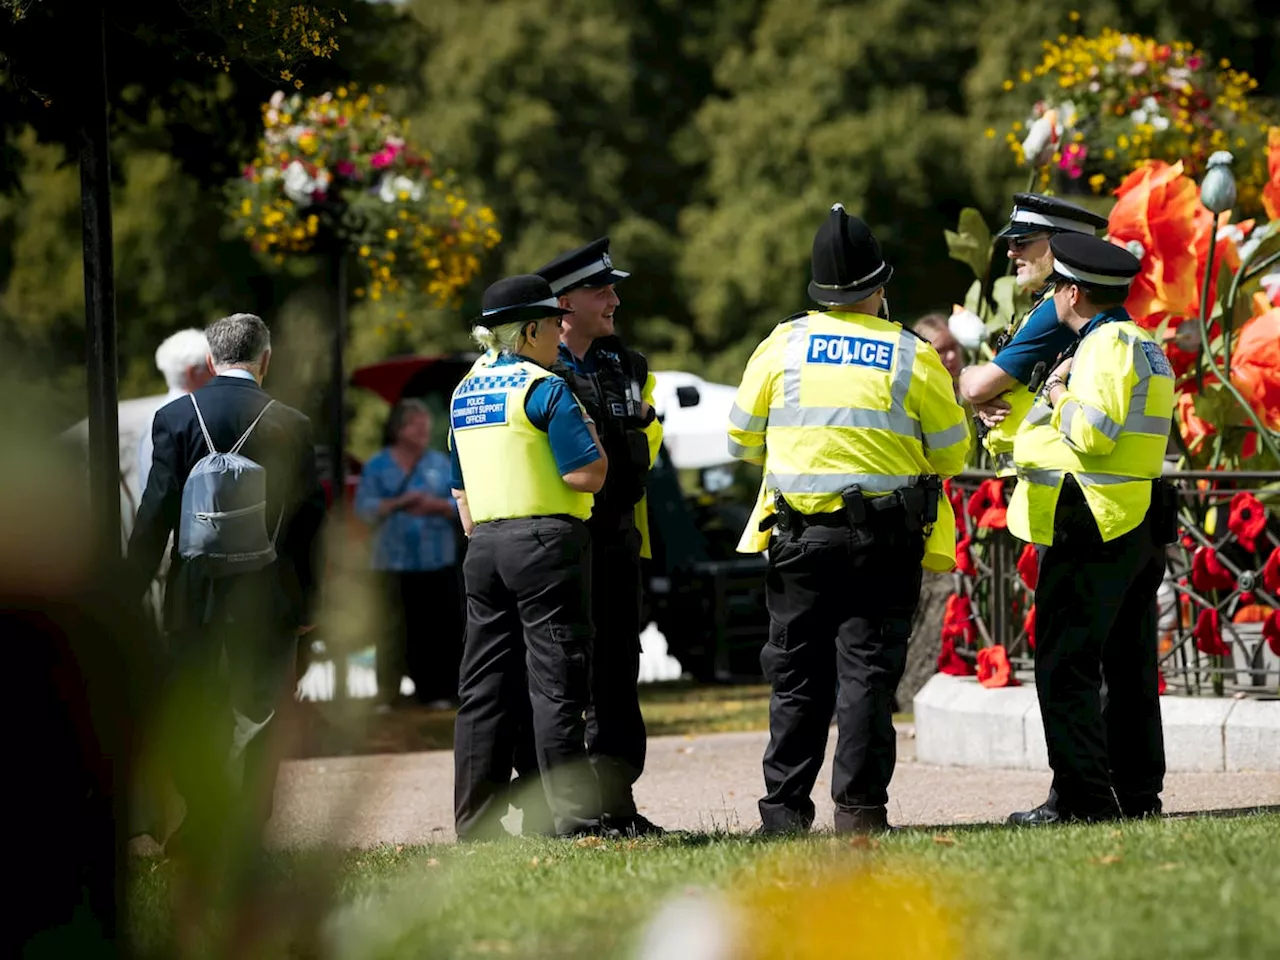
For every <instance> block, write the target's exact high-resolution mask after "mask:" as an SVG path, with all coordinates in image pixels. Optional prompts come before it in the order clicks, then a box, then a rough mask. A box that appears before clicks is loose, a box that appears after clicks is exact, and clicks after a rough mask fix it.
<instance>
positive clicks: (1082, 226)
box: [1009, 207, 1095, 236]
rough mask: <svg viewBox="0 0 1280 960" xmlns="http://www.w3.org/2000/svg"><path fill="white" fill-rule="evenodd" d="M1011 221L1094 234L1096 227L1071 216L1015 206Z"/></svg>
mask: <svg viewBox="0 0 1280 960" xmlns="http://www.w3.org/2000/svg"><path fill="white" fill-rule="evenodd" d="M1009 221H1010V222H1011V223H1031V224H1035V225H1036V226H1038V227H1053V228H1054V229H1055V230H1069V231H1070V232H1072V233H1087V234H1089V236H1093V235H1094V233H1095V230H1094V228H1093V227H1092V226H1091V225H1089V224H1087V223H1081V222H1080V221H1079V220H1072V219H1071V218H1070V217H1055V216H1052V215H1050V214H1047V213H1036V211H1034V210H1027V209H1024V208H1022V207H1014V208H1013V215H1012V216H1011V217H1009Z"/></svg>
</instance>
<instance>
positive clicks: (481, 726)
mask: <svg viewBox="0 0 1280 960" xmlns="http://www.w3.org/2000/svg"><path fill="white" fill-rule="evenodd" d="M567 312H568V311H567V310H563V309H561V308H560V307H559V306H558V305H557V303H556V299H555V298H554V297H553V296H552V295H551V288H550V287H549V286H548V285H547V282H546V281H545V280H543V279H542V278H541V277H538V276H535V275H526V276H515V277H508V278H506V279H505V280H500V281H498V282H497V283H495V284H493V285H492V286H491V287H489V288H488V289H487V290H486V291H485V293H484V299H483V314H482V316H481V317H480V318H479V322H480V323H483V324H484V326H483V327H479V326H478V327H477V328H476V339H477V341H478V342H479V343H480V344H481V345H482V346H484V347H485V348H486V350H487V352H486V354H485V355H484V357H482V358H481V359H480V360H479V361H478V362H477V363H476V365H475V366H474V367H472V369H471V372H470V373H468V375H467V376H466V377H465V378H464V379H463V380H462V382H461V383H460V384H458V387H457V389H455V390H454V392H453V398H452V401H451V405H450V434H449V447H450V451H451V455H452V460H453V487H454V490H453V494H454V496H455V498H456V499H457V501H458V508H459V514H460V516H461V519H462V523H463V527H464V529H465V530H466V532H467V535H468V536H469V537H470V538H471V543H470V546H469V547H468V549H467V556H466V561H465V563H464V564H463V575H464V578H465V580H466V592H467V631H466V639H465V643H464V649H463V655H462V670H461V677H460V690H459V695H460V697H461V701H462V704H461V706H460V708H459V710H458V718H457V725H456V728H455V732H454V764H455V779H454V811H455V825H456V827H457V832H458V837H459V839H464V840H468V839H485V838H487V837H493V836H500V835H502V834H503V833H504V832H505V831H504V829H503V827H502V824H501V823H500V818H501V817H503V816H504V815H505V814H506V812H507V805H508V799H509V786H510V781H511V773H512V761H513V757H514V754H515V749H516V743H517V734H518V728H519V726H520V724H521V723H522V722H526V721H527V722H529V723H530V724H531V726H532V730H533V739H534V744H535V749H536V753H537V760H538V767H539V770H540V772H541V774H542V786H543V789H544V790H545V793H546V799H547V804H548V806H549V808H550V811H551V814H552V817H553V820H554V826H555V832H556V833H557V834H560V835H572V834H579V833H590V832H596V831H598V830H599V829H600V797H599V789H598V787H597V785H596V780H595V777H594V775H593V774H592V772H591V768H590V767H589V765H588V763H587V755H586V748H585V745H584V736H585V726H584V724H585V721H584V717H583V713H584V710H585V709H586V706H587V701H588V698H589V689H588V681H587V662H588V655H589V651H590V641H591V630H592V627H591V601H590V596H591V589H590V569H591V563H590V551H591V537H590V534H589V533H588V531H587V527H586V524H585V523H584V521H585V520H586V518H587V517H589V516H590V515H591V506H592V494H594V493H595V492H596V491H598V490H599V489H600V487H601V485H602V484H603V483H604V479H605V473H606V470H607V466H608V463H607V460H606V458H605V454H604V450H603V449H602V447H601V446H600V441H599V438H598V436H597V435H596V431H595V428H594V425H593V423H592V421H591V420H590V419H589V418H588V416H587V414H586V412H585V411H584V410H583V408H582V406H581V405H580V404H579V403H578V401H577V400H576V399H575V398H574V396H573V394H572V393H571V392H570V391H569V388H568V385H567V384H566V383H565V382H564V380H562V379H561V378H560V377H558V376H556V375H555V374H553V373H551V371H550V370H549V369H547V368H548V367H550V366H551V364H552V363H554V362H555V359H556V353H557V350H558V348H559V345H560V322H561V320H560V318H561V316H562V315H563V314H565V313H567ZM526 685H527V692H526V690H525V687H526ZM526 711H531V713H530V714H527V713H526Z"/></svg>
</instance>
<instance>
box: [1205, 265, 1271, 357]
mask: <svg viewBox="0 0 1280 960" xmlns="http://www.w3.org/2000/svg"><path fill="white" fill-rule="evenodd" d="M1210 255H1211V256H1212V251H1210ZM1277 261H1280V250H1277V251H1276V252H1275V253H1273V254H1271V256H1269V257H1267V258H1266V259H1265V260H1263V261H1262V262H1261V263H1259V264H1245V265H1244V266H1242V267H1241V268H1240V269H1239V270H1237V271H1236V272H1235V275H1234V276H1232V278H1231V287H1230V288H1229V289H1228V290H1227V299H1226V302H1225V303H1224V304H1223V310H1222V365H1223V366H1224V367H1226V368H1227V369H1228V370H1230V369H1231V325H1232V324H1233V323H1234V322H1235V313H1236V297H1237V296H1239V294H1240V286H1241V284H1244V283H1247V282H1248V281H1250V280H1252V279H1253V278H1254V277H1256V276H1257V275H1258V274H1260V273H1261V272H1262V271H1263V270H1265V269H1267V267H1269V266H1271V265H1272V264H1273V263H1276V262H1277ZM1207 290H1208V285H1207V284H1206V292H1207ZM1201 310H1202V311H1203V310H1204V307H1203V306H1201Z"/></svg>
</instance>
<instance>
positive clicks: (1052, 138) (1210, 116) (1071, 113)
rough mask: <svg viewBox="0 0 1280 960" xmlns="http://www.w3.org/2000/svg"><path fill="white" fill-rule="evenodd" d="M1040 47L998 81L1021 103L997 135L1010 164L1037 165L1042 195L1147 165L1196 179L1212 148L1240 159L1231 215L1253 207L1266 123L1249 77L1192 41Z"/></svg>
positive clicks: (1114, 33)
mask: <svg viewBox="0 0 1280 960" xmlns="http://www.w3.org/2000/svg"><path fill="white" fill-rule="evenodd" d="M1073 19H1076V17H1075V16H1074V15H1073ZM1043 51H1044V52H1043V56H1042V57H1041V59H1040V62H1039V63H1038V64H1036V65H1035V66H1034V67H1031V68H1028V69H1024V70H1022V71H1021V73H1020V74H1019V75H1018V77H1017V79H1016V80H1015V79H1009V80H1006V81H1005V82H1004V89H1005V90H1006V91H1007V92H1009V93H1012V94H1014V95H1015V96H1017V97H1018V98H1019V100H1020V101H1021V102H1023V103H1025V104H1027V105H1028V109H1027V113H1026V114H1025V115H1024V117H1023V118H1022V119H1019V120H1018V121H1016V122H1015V123H1013V125H1012V127H1011V129H1010V130H1009V131H1008V133H1007V134H1006V137H1005V139H1006V140H1007V142H1008V144H1009V148H1010V150H1011V151H1012V152H1013V154H1014V156H1015V157H1016V158H1017V161H1018V163H1019V164H1021V165H1024V166H1035V167H1039V168H1041V169H1042V182H1041V184H1040V186H1041V188H1042V189H1044V188H1048V187H1049V186H1050V185H1051V183H1053V182H1055V181H1056V182H1057V184H1058V185H1059V187H1060V188H1070V187H1071V186H1072V185H1079V187H1078V189H1092V190H1093V192H1095V193H1101V192H1103V191H1104V190H1107V189H1110V188H1112V187H1115V186H1116V185H1117V184H1119V183H1120V182H1121V181H1122V180H1123V179H1124V177H1125V176H1126V175H1128V174H1129V172H1130V171H1132V170H1134V169H1135V168H1136V167H1138V166H1139V165H1141V164H1142V163H1144V162H1145V161H1147V160H1163V161H1165V162H1167V163H1170V164H1172V163H1176V162H1178V161H1182V162H1183V164H1184V165H1185V168H1186V172H1187V173H1188V174H1190V175H1191V176H1193V177H1197V178H1198V177H1199V176H1200V175H1201V174H1203V173H1204V172H1205V170H1206V168H1207V165H1208V161H1209V158H1210V157H1211V156H1212V155H1213V154H1214V153H1215V152H1216V151H1219V150H1231V151H1234V152H1236V153H1237V155H1243V156H1247V157H1248V158H1249V160H1248V163H1247V164H1245V165H1243V166H1241V167H1239V168H1237V170H1236V180H1237V183H1238V186H1239V203H1238V205H1237V209H1238V210H1241V211H1244V212H1246V213H1251V212H1253V211H1255V210H1258V209H1260V208H1261V205H1262V204H1261V201H1262V190H1263V187H1264V185H1265V184H1266V183H1267V181H1268V170H1267V166H1266V162H1265V150H1264V145H1265V143H1266V139H1267V131H1268V126H1269V124H1268V118H1267V117H1266V116H1265V115H1264V114H1263V112H1262V108H1261V106H1260V104H1259V103H1258V102H1257V101H1255V100H1254V99H1251V94H1252V93H1253V91H1254V90H1256V89H1257V87H1258V81H1257V80H1256V79H1254V78H1253V77H1251V76H1249V74H1247V73H1245V72H1244V71H1242V70H1234V69H1232V67H1231V64H1230V62H1229V61H1227V60H1214V59H1212V58H1210V57H1209V56H1208V55H1207V54H1206V53H1204V51H1202V50H1199V49H1197V48H1196V47H1195V45H1194V44H1191V43H1187V42H1178V43H1161V42H1160V41H1158V40H1156V39H1154V38H1152V37H1145V36H1140V35H1138V34H1131V33H1121V32H1120V31H1118V30H1111V29H1107V30H1103V31H1102V32H1101V33H1100V34H1098V35H1097V36H1075V37H1068V36H1066V35H1065V34H1063V35H1061V36H1059V37H1058V38H1057V39H1056V40H1055V41H1045V42H1044V44H1043ZM987 134H988V136H994V135H995V130H994V129H989V130H988V131H987Z"/></svg>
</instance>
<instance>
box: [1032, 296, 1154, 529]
mask: <svg viewBox="0 0 1280 960" xmlns="http://www.w3.org/2000/svg"><path fill="white" fill-rule="evenodd" d="M1093 322H1096V323H1097V325H1096V326H1092V327H1089V328H1087V329H1086V330H1085V331H1084V338H1083V339H1082V340H1081V342H1080V346H1079V348H1078V349H1077V351H1076V355H1075V360H1074V361H1073V362H1072V365H1071V374H1070V379H1069V380H1068V383H1067V390H1066V392H1065V393H1063V394H1062V396H1061V397H1060V398H1059V401H1058V405H1057V407H1056V408H1053V407H1050V406H1049V404H1048V402H1047V400H1045V399H1044V398H1040V399H1038V400H1036V403H1035V406H1033V407H1032V408H1031V413H1029V414H1028V415H1027V419H1026V420H1025V421H1024V422H1023V425H1022V429H1020V430H1019V431H1018V435H1017V438H1016V440H1015V442H1014V460H1015V461H1016V462H1017V466H1018V485H1017V487H1016V488H1015V489H1014V491H1013V497H1012V498H1011V499H1010V501H1009V512H1008V522H1009V532H1010V533H1012V534H1013V535H1014V536H1015V537H1018V538H1019V539H1021V540H1026V541H1029V542H1031V543H1040V544H1050V543H1052V542H1053V519H1054V512H1055V511H1056V510H1057V506H1058V495H1059V494H1060V492H1061V490H1062V481H1063V477H1064V476H1065V475H1066V474H1068V473H1069V474H1071V475H1072V476H1074V477H1075V478H1076V482H1077V483H1078V484H1080V489H1081V491H1082V492H1083V493H1084V498H1085V501H1086V503H1088V505H1089V510H1090V511H1091V512H1092V513H1093V517H1094V519H1095V520H1096V521H1097V523H1098V530H1099V532H1100V533H1101V534H1102V539H1103V540H1104V541H1107V540H1114V539H1115V538H1116V537H1120V536H1123V535H1124V534H1126V533H1128V532H1129V531H1130V530H1133V529H1134V528H1136V527H1137V526H1138V525H1139V524H1140V523H1142V521H1143V518H1144V517H1146V515H1147V509H1148V508H1149V507H1150V506H1151V481H1152V480H1154V479H1155V478H1156V477H1159V476H1160V473H1161V468H1162V466H1163V463H1164V454H1165V450H1166V448H1167V446H1168V443H1169V424H1170V421H1171V419H1172V417H1173V384H1174V380H1173V370H1172V369H1171V368H1170V366H1169V361H1168V359H1167V358H1166V357H1165V355H1164V352H1163V351H1162V350H1161V349H1160V346H1159V344H1157V343H1156V342H1155V341H1154V340H1152V339H1151V337H1149V336H1148V335H1147V334H1146V333H1145V332H1144V331H1143V330H1142V329H1141V328H1139V327H1138V325H1137V324H1135V323H1133V322H1132V321H1131V320H1129V315H1128V314H1127V313H1125V312H1124V311H1123V310H1116V311H1111V312H1109V313H1107V314H1104V315H1103V316H1102V317H1101V318H1100V322H1098V321H1091V323H1093Z"/></svg>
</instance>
